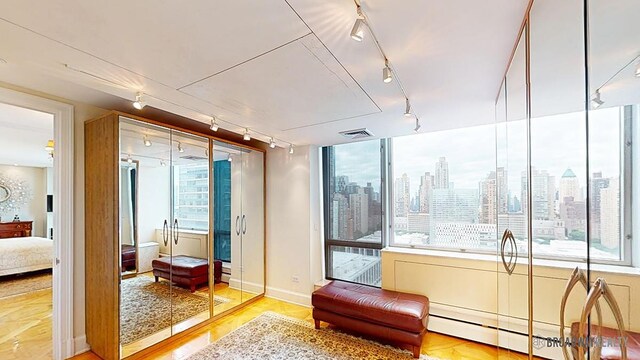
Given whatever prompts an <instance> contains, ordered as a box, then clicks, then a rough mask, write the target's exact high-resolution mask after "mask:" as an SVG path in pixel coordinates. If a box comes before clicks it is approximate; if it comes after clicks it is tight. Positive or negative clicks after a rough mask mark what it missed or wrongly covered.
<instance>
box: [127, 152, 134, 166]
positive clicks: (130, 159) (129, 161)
mask: <svg viewBox="0 0 640 360" xmlns="http://www.w3.org/2000/svg"><path fill="white" fill-rule="evenodd" d="M127 162H128V163H129V164H131V163H133V159H132V158H131V154H129V155H127Z"/></svg>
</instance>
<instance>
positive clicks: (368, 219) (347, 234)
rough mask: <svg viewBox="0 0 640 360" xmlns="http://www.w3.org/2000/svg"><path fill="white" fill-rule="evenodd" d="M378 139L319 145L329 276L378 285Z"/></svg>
mask: <svg viewBox="0 0 640 360" xmlns="http://www.w3.org/2000/svg"><path fill="white" fill-rule="evenodd" d="M383 152H384V142H383V141H380V140H375V141H366V142H360V143H353V144H346V145H336V146H330V147H325V148H323V169H324V197H325V199H324V204H325V254H326V263H327V267H326V268H327V277H328V278H332V279H341V280H346V281H351V282H357V283H362V284H367V285H373V286H380V284H381V273H380V250H381V249H382V244H383V235H382V222H383V199H382V183H383V176H382V173H383V171H382V169H383V167H382V161H381V154H383Z"/></svg>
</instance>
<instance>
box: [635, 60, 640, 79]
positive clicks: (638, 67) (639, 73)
mask: <svg viewBox="0 0 640 360" xmlns="http://www.w3.org/2000/svg"><path fill="white" fill-rule="evenodd" d="M636 77H640V62H638V65H636Z"/></svg>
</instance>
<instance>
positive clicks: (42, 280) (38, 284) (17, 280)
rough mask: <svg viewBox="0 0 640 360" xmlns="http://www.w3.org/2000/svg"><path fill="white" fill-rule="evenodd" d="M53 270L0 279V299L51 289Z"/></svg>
mask: <svg viewBox="0 0 640 360" xmlns="http://www.w3.org/2000/svg"><path fill="white" fill-rule="evenodd" d="M52 284H53V276H51V270H45V271H44V272H42V271H39V272H33V273H26V274H20V275H7V276H2V277H0V298H4V297H9V296H14V295H19V294H25V293H28V292H32V291H37V290H43V289H49V288H51V286H52Z"/></svg>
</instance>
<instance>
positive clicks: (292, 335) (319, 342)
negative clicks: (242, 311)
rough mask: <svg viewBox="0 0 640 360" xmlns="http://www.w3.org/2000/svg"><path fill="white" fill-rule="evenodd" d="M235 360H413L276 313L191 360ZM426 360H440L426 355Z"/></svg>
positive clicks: (402, 352) (396, 351) (394, 350)
mask: <svg viewBox="0 0 640 360" xmlns="http://www.w3.org/2000/svg"><path fill="white" fill-rule="evenodd" d="M206 359H216V360H231V359H244V360H246V359H256V360H257V359H297V360H306V359H308V360H312V359H313V360H316V359H322V360H330V359H331V360H333V359H338V360H352V359H368V360H381V359H397V360H400V359H406V360H409V359H413V355H412V354H411V353H410V352H409V351H406V350H400V349H397V348H393V347H390V346H386V345H382V344H379V343H376V342H373V341H370V340H365V339H362V338H359V337H355V336H352V335H348V334H344V333H341V332H337V331H334V330H331V329H327V328H322V329H320V330H316V329H314V327H313V325H312V324H310V323H308V322H306V321H302V320H298V319H293V318H290V317H287V316H284V315H280V314H276V313H273V312H265V313H263V314H262V315H260V316H258V317H257V318H255V319H253V320H251V321H249V322H248V323H246V324H245V325H243V326H242V327H240V328H238V329H236V330H234V331H233V332H231V333H229V334H227V335H226V336H224V337H223V338H221V339H220V340H218V341H216V342H215V343H213V344H211V345H209V346H207V347H206V348H204V349H202V350H200V351H199V352H197V353H196V354H194V355H192V356H190V357H189V358H188V360H206ZM420 359H423V360H437V359H436V358H433V357H429V356H426V355H422V356H420Z"/></svg>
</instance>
